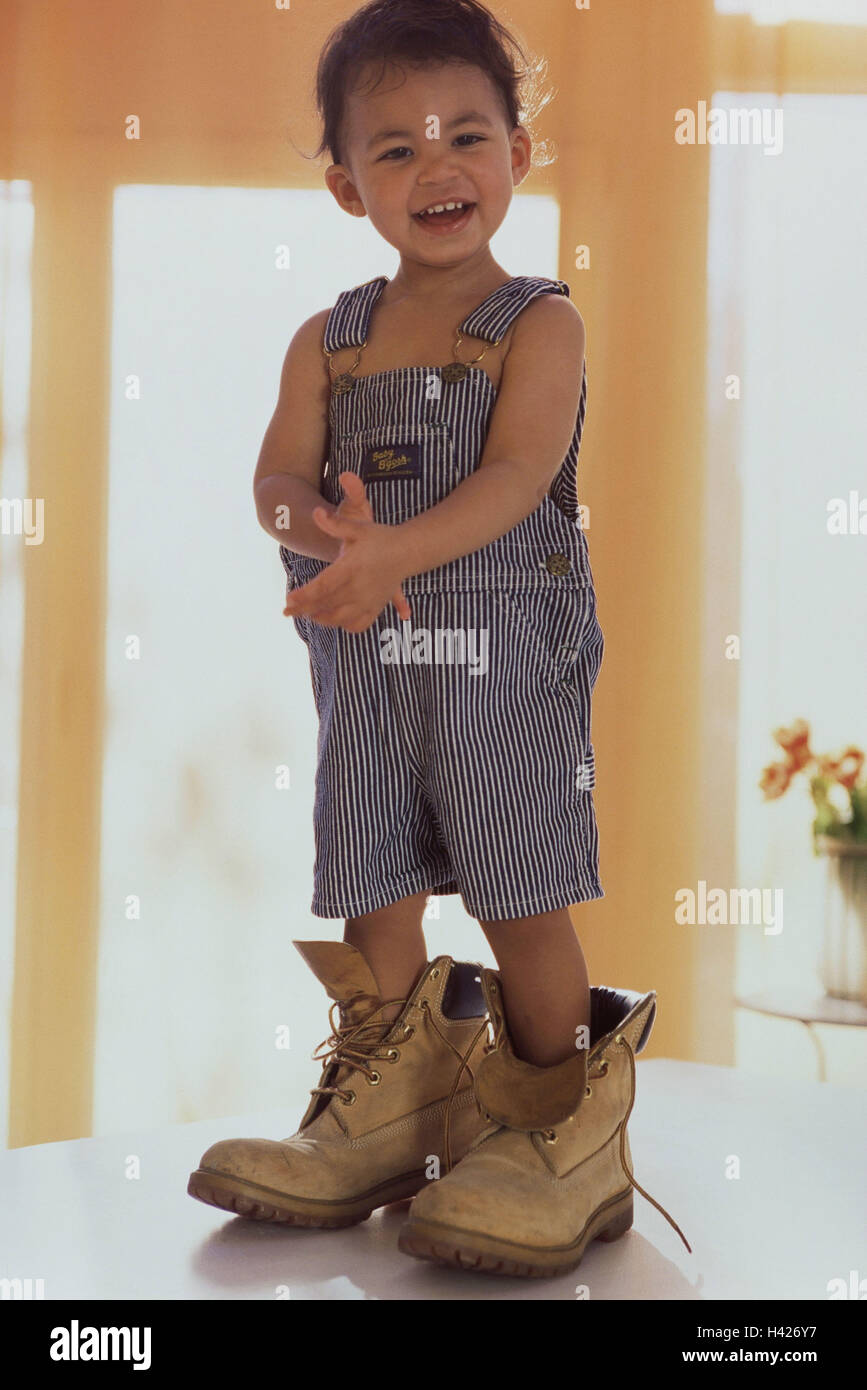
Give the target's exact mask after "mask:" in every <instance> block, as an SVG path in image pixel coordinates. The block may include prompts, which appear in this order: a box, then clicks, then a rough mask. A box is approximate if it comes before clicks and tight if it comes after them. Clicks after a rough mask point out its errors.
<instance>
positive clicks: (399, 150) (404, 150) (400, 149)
mask: <svg viewBox="0 0 867 1390" xmlns="http://www.w3.org/2000/svg"><path fill="white" fill-rule="evenodd" d="M395 154H397V155H401V154H412V150H411V149H410V148H409V146H408V145H396V146H395V147H394V149H393V150H386V152H385V154H381V155H380V156H379V159H378V160H377V163H380V162H381V161H382V160H383V159H391V157H392V155H395Z"/></svg>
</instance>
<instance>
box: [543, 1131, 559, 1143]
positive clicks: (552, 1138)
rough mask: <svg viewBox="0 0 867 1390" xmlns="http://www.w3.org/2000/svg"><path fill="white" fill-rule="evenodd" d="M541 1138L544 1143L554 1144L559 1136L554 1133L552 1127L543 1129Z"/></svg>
mask: <svg viewBox="0 0 867 1390" xmlns="http://www.w3.org/2000/svg"><path fill="white" fill-rule="evenodd" d="M542 1138H543V1140H544V1141H545V1143H546V1144H556V1143H557V1140H558V1139H559V1138H560V1136H559V1134H556V1133H555V1132H554V1130H553V1129H543V1130H542Z"/></svg>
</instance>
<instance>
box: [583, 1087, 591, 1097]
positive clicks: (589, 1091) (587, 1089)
mask: <svg viewBox="0 0 867 1390" xmlns="http://www.w3.org/2000/svg"><path fill="white" fill-rule="evenodd" d="M584 1094H585V1096H587V1097H588V1098H589V1097H590V1096H592V1094H593V1087H592V1086H587V1087H586V1088H585V1091H584Z"/></svg>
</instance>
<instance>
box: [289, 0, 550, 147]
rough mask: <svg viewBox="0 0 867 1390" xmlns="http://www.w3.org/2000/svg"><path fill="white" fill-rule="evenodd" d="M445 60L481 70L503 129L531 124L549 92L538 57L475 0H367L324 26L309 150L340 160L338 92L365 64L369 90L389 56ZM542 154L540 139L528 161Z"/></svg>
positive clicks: (402, 60)
mask: <svg viewBox="0 0 867 1390" xmlns="http://www.w3.org/2000/svg"><path fill="white" fill-rule="evenodd" d="M449 62H464V63H471V64H472V65H473V66H474V67H478V68H481V69H482V71H483V72H486V73H487V74H488V77H489V78H490V79H491V81H492V82H493V84H494V86H495V87H496V89H497V91H498V92H499V94H500V97H501V99H502V102H503V107H504V112H505V115H506V119H507V121H508V123H509V128H510V129H512V128H513V127H514V126H516V125H524V126H526V128H527V129H528V130H531V126H532V122H533V120H534V119H535V117H536V116H537V115H538V114H539V112H540V111H541V109H542V107H543V106H545V105H547V103H548V102H549V101H550V99H551V94H550V93H549V92H543V91H542V87H541V80H542V77H543V74H544V72H545V66H546V65H545V62H544V60H541V59H537V58H533V57H532V56H531V57H529V58H528V56H527V54H526V53H525V52H524V49H523V48H522V47H521V45H520V44H519V43H518V41H517V39H515V38H514V37H513V35H512V34H511V33H510V32H509V30H508V29H506V28H505V26H504V25H502V24H501V23H500V22H499V20H498V19H496V18H495V17H494V15H492V14H491V12H490V10H488V9H486V8H485V6H484V5H482V4H479V3H478V0H371V3H370V4H367V5H365V6H364V7H363V8H362V9H360V10H357V11H356V13H355V14H353V15H351V16H350V18H349V19H347V20H346V21H345V22H344V23H343V24H339V25H338V26H337V28H336V29H334V30H332V32H331V34H330V35H329V36H328V39H327V40H326V43H325V47H324V48H323V50H322V53H321V55H320V58H319V66H318V69H317V73H316V104H317V107H318V109H319V114H320V117H321V120H322V139H321V141H320V143H319V145H318V147H317V149H316V151H315V154H314V157H318V156H320V155H322V154H324V153H325V151H326V150H328V151H329V152H330V154H331V158H332V161H333V162H334V163H335V164H339V163H341V149H342V126H343V119H344V115H345V110H346V96H347V93H348V92H349V91H350V90H352V87H353V85H354V84H355V83H357V81H358V79H359V77H360V75H361V72H362V70H363V69H364V68H365V67H367V65H368V64H371V63H373V64H375V63H379V64H380V65H381V66H380V69H379V71H378V73H377V74H376V76H375V77H374V78H373V80H372V81H371V82H370V84H369V85H368V87H367V90H368V91H372V90H373V88H375V87H376V86H377V85H378V83H379V82H380V81H381V80H382V78H383V76H384V75H385V71H386V69H387V68H388V67H389V66H390V65H392V64H394V65H396V66H398V67H399V66H401V65H402V64H406V65H408V66H410V67H418V68H426V67H435V66H437V65H439V64H441V63H449ZM531 133H532V130H531ZM549 162H550V155H549V150H548V147H547V145H545V144H544V143H543V144H542V145H541V146H534V151H533V163H534V164H537V165H538V164H546V163H549Z"/></svg>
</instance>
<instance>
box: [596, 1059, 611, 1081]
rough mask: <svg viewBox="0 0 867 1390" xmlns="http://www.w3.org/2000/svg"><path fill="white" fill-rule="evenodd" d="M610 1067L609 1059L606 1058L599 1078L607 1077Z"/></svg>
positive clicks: (598, 1073) (599, 1072) (600, 1069)
mask: <svg viewBox="0 0 867 1390" xmlns="http://www.w3.org/2000/svg"><path fill="white" fill-rule="evenodd" d="M608 1066H609V1063H608V1058H607V1057H606V1058H605V1060H604V1061H603V1062H602V1064H601V1066H600V1068H599V1071H598V1072H597V1076H607V1075H608Z"/></svg>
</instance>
